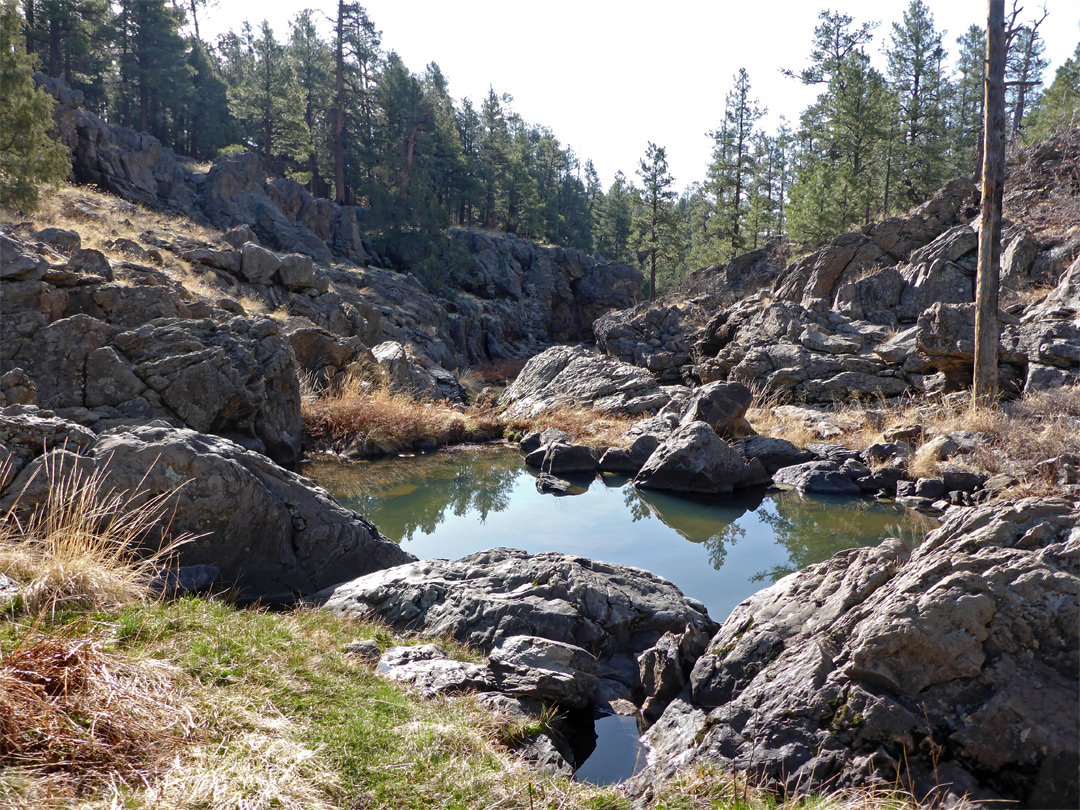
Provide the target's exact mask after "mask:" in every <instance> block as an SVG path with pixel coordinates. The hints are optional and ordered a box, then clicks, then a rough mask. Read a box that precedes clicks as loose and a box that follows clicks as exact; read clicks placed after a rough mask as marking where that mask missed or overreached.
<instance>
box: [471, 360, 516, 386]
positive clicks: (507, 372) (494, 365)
mask: <svg viewBox="0 0 1080 810" xmlns="http://www.w3.org/2000/svg"><path fill="white" fill-rule="evenodd" d="M526 362H527V361H526V360H517V359H515V360H493V361H491V362H490V363H482V364H481V365H479V366H474V367H473V368H471V369H470V371H471V372H472V373H473V374H475V375H476V377H477V378H479V380H480V382H481V383H482V384H483V385H509V384H510V383H512V382H513V381H514V380H515V379H516V378H517V376H518V374H520V373H521V370H522V369H523V368H525V363H526Z"/></svg>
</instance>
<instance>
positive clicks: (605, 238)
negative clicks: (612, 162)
mask: <svg viewBox="0 0 1080 810" xmlns="http://www.w3.org/2000/svg"><path fill="white" fill-rule="evenodd" d="M636 198H637V190H636V189H635V188H634V187H633V186H632V185H631V184H630V183H628V182H627V181H626V175H624V174H623V173H622V172H615V179H614V180H613V181H612V183H611V185H610V186H609V187H608V190H607V193H606V194H605V195H604V198H603V200H602V201H601V203H600V205H599V208H600V210H599V213H598V215H597V216H598V220H599V223H598V225H597V236H596V249H597V251H598V252H599V253H600V255H601V256H604V257H606V258H608V259H612V260H616V261H631V260H632V259H633V256H632V254H631V252H630V234H631V228H632V225H633V217H634V201H635V199H636Z"/></svg>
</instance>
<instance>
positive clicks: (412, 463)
mask: <svg viewBox="0 0 1080 810" xmlns="http://www.w3.org/2000/svg"><path fill="white" fill-rule="evenodd" d="M521 472H522V464H521V459H520V457H519V456H518V455H517V454H513V455H510V454H507V453H505V452H502V453H500V452H497V451H494V452H493V451H492V450H491V449H488V448H472V449H467V450H458V451H455V452H453V453H441V454H433V455H423V456H413V457H407V458H397V459H380V460H378V461H373V462H367V463H360V464H342V463H339V462H335V461H324V460H319V461H313V462H311V463H310V464H309V465H307V466H306V467H305V468H304V474H305V475H307V476H308V477H309V478H312V479H314V480H315V481H317V482H319V484H320V485H322V486H324V487H326V488H327V489H329V490H330V491H331V492H332V493H333V494H334V495H335V497H337V498H338V499H340V500H342V501H344V502H346V503H347V505H348V507H349V508H350V509H354V510H355V511H357V512H359V513H360V514H362V515H367V516H369V517H371V516H372V515H374V514H378V515H379V519H378V520H376V521H375V524H376V525H377V526H378V527H379V530H380V531H381V532H382V533H383V534H385V535H386V536H387V537H391V538H393V539H394V540H396V541H398V542H400V541H402V540H412V539H413V537H414V536H416V535H417V534H418V533H419V534H433V533H434V532H435V529H436V528H437V527H438V526H439V525H440V524H442V523H443V522H445V520H446V516H447V513H449V514H451V515H454V516H456V517H464V516H465V515H468V514H470V513H473V514H475V515H476V517H477V519H478V520H479V521H480V523H481V524H483V523H485V522H486V521H487V519H488V515H490V514H491V513H492V512H502V511H505V510H506V509H508V508H509V507H510V491H511V490H512V489H513V487H514V483H515V482H516V481H517V479H518V478H519V477H520V475H521ZM391 501H393V502H394V503H395V508H394V509H392V510H388V509H386V508H385V506H386V504H387V503H388V502H391Z"/></svg>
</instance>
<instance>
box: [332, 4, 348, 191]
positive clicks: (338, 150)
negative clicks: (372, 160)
mask: <svg viewBox="0 0 1080 810" xmlns="http://www.w3.org/2000/svg"><path fill="white" fill-rule="evenodd" d="M344 28H345V0H338V7H337V50H336V53H335V58H334V199H335V200H336V201H337V203H338V204H339V205H344V204H345V49H344V44H343V38H344Z"/></svg>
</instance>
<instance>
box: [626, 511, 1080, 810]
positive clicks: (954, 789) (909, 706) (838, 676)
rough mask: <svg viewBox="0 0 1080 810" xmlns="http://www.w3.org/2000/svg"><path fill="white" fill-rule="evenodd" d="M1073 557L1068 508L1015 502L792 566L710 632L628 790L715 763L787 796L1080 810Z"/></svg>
mask: <svg viewBox="0 0 1080 810" xmlns="http://www.w3.org/2000/svg"><path fill="white" fill-rule="evenodd" d="M1078 554H1080V512H1077V510H1076V507H1075V505H1073V504H1070V503H1068V502H1064V501H1046V500H1042V501H1040V500H1025V501H1020V502H1018V503H1016V504H1013V505H997V506H993V507H989V506H988V507H980V508H976V509H960V510H956V511H954V512H952V513H951V514H950V516H949V517H948V519H947V520H946V522H945V524H944V525H943V526H942V527H941V528H940V529H938V530H937V531H935V532H933V533H932V534H931V535H930V536H929V537H928V538H927V540H926V541H925V542H924V543H923V544H922V545H921V546H919V547H918V548H916V549H915V550H913V551H911V550H908V549H907V548H905V547H904V545H903V544H902V543H900V542H899V541H897V540H887V541H885V542H884V543H883V544H882V545H881V546H879V547H877V548H865V549H853V550H851V551H846V552H841V553H840V554H838V555H836V556H835V557H833V558H832V559H830V560H828V561H826V562H824V563H820V564H818V565H814V566H810V567H809V568H807V569H805V570H803V571H801V572H799V573H796V574H792V575H789V576H788V577H785V578H784V579H782V580H781V581H779V582H778V583H776V584H775V585H774V586H772V587H771V588H768V589H766V590H764V591H761V592H759V593H758V594H756V595H754V596H753V597H751V598H750V599H748V600H747V601H746V602H744V603H742V604H741V605H739V607H737V608H736V609H735V611H734V612H733V613H732V615H731V617H730V618H729V619H728V620H727V622H725V624H724V626H723V627H722V628H721V629H720V631H719V632H718V633H717V634H716V635H715V636H714V637H713V639H712V641H711V642H710V644H709V647H708V649H707V651H706V652H705V654H704V655H703V656H702V657H701V658H700V659H698V661H697V663H696V665H695V666H694V670H693V673H692V675H691V677H690V679H689V685H688V688H687V690H686V691H684V692H683V694H682V695H681V696H680V697H679V698H678V699H676V700H675V701H673V702H672V704H671V705H670V706H669V707H668V709H667V710H666V711H665V713H664V715H663V716H662V718H661V719H660V721H659V722H658V723H657V724H656V726H654V727H653V729H652V730H651V731H650V732H649V734H648V736H647V740H648V743H649V746H650V748H651V755H650V763H651V765H650V768H649V770H648V771H647V773H646V774H644V775H643V776H641V777H639V778H638V780H637V782H636V784H637V790H638V792H640V793H643V794H644V795H646V796H647V795H648V794H649V791H650V789H651V785H652V784H654V780H656V779H658V778H663V777H665V776H667V775H670V774H672V773H674V772H675V770H676V769H679V768H684V767H687V766H689V765H691V764H694V763H702V764H705V763H710V764H717V765H720V766H721V767H723V768H725V769H728V768H730V769H735V770H748V771H750V772H751V773H753V774H755V775H757V776H759V777H761V778H763V779H765V780H766V781H768V782H771V783H772V784H774V785H777V786H779V787H781V788H784V789H787V790H796V789H797V790H799V791H808V790H810V791H812V790H815V789H817V788H818V787H820V786H824V785H828V786H829V787H830V788H835V787H843V786H849V785H880V786H890V785H895V784H897V782H899V784H900V785H901V786H903V787H905V788H906V789H910V790H911V791H912V792H913V793H914V794H915V796H916V798H917V799H919V800H921V799H922V798H923V797H927V796H931V795H932V796H935V797H937V798H939V799H943V800H950V799H955V798H956V797H959V796H961V795H965V794H967V795H969V796H970V797H971V798H972V799H974V800H976V801H979V802H998V801H1001V800H1008V801H1016V802H1019V803H1020V804H1021V805H1022V806H1028V807H1072V806H1075V805H1076V804H1077V803H1078V801H1080V788H1078V778H1077V773H1078V767H1077V766H1078V762H1080V740H1078V737H1080V734H1078V731H1077V725H1076V717H1077V712H1078V711H1080V686H1078V675H1077V673H1078V672H1080V662H1078V656H1080V631H1078V628H1080V569H1078V567H1077V559H1078Z"/></svg>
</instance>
